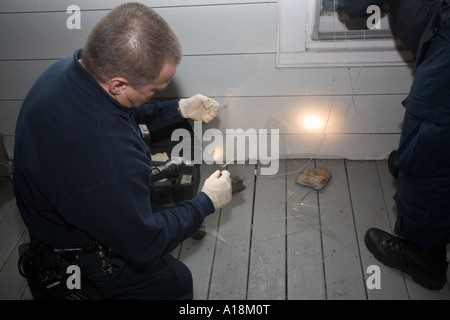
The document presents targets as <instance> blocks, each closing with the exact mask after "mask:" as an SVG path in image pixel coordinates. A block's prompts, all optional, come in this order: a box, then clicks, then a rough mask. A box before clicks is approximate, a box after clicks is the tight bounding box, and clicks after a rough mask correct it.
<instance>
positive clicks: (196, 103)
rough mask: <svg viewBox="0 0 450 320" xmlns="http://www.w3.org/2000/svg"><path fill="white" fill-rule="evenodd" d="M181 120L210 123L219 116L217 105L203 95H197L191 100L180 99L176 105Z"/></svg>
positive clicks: (218, 106) (214, 101)
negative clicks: (178, 108)
mask: <svg viewBox="0 0 450 320" xmlns="http://www.w3.org/2000/svg"><path fill="white" fill-rule="evenodd" d="M178 106H179V107H180V113H181V116H182V117H183V118H186V119H192V120H197V121H203V122H205V123H208V122H210V121H211V120H212V119H214V118H215V117H216V116H217V115H218V114H219V109H220V105H219V103H218V102H217V101H216V100H214V99H211V98H208V97H205V96H204V95H201V94H197V95H195V96H193V97H191V98H187V99H180V102H179V103H178Z"/></svg>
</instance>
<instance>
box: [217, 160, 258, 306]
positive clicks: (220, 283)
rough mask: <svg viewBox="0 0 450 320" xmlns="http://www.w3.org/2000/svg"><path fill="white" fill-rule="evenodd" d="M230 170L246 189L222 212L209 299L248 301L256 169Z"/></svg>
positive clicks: (235, 166)
mask: <svg viewBox="0 0 450 320" xmlns="http://www.w3.org/2000/svg"><path fill="white" fill-rule="evenodd" d="M227 169H228V170H229V171H230V172H231V173H232V174H233V175H236V176H239V177H241V178H242V179H243V180H244V181H243V183H244V184H245V186H246V189H245V190H243V191H241V192H240V193H237V194H235V195H234V196H233V199H232V201H231V202H230V203H229V204H228V205H227V206H225V207H224V208H222V211H221V214H220V225H219V229H218V234H219V235H220V236H221V241H217V246H216V253H215V258H214V266H213V273H212V278H211V286H210V292H209V299H211V300H224V299H225V300H245V299H246V298H247V279H248V262H249V255H250V237H251V230H252V227H251V224H252V214H253V190H254V185H255V174H254V170H255V165H250V164H247V165H230V166H228V167H227Z"/></svg>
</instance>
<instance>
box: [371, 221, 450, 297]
mask: <svg viewBox="0 0 450 320" xmlns="http://www.w3.org/2000/svg"><path fill="white" fill-rule="evenodd" d="M364 242H365V243H366V246H367V248H368V249H369V251H370V252H371V253H372V254H373V255H374V256H375V258H376V259H377V260H378V261H380V262H382V263H383V264H385V265H386V266H388V267H392V268H397V269H399V270H401V271H403V272H405V273H407V274H409V275H410V276H411V277H412V279H413V280H414V281H415V282H417V283H418V284H420V285H421V286H423V287H425V288H428V289H431V290H440V289H442V288H443V287H444V285H445V283H446V281H447V267H448V261H447V252H446V247H445V246H443V247H439V248H432V249H429V248H425V247H422V246H420V245H417V244H415V243H413V242H411V241H408V240H406V239H403V238H400V237H397V236H394V235H391V234H389V233H387V232H384V231H382V230H379V229H376V228H371V229H369V230H367V232H366V235H365V236H364Z"/></svg>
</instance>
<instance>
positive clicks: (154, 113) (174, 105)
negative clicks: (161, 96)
mask: <svg viewBox="0 0 450 320" xmlns="http://www.w3.org/2000/svg"><path fill="white" fill-rule="evenodd" d="M134 117H135V119H136V123H145V124H146V125H147V127H148V128H149V130H150V131H155V130H158V129H161V128H163V127H166V126H168V125H171V124H173V123H176V122H180V121H182V120H183V118H182V117H181V115H180V111H179V110H178V100H173V101H167V102H154V103H148V104H143V105H142V106H140V107H139V108H137V109H136V110H135V113H134Z"/></svg>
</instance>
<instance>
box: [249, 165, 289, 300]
mask: <svg viewBox="0 0 450 320" xmlns="http://www.w3.org/2000/svg"><path fill="white" fill-rule="evenodd" d="M284 173H285V163H284V161H280V168H279V171H278V174H277V175H274V176H258V177H257V180H256V185H255V199H254V203H255V204H254V213H253V232H252V242H251V253H250V265H249V271H248V272H249V279H248V295H247V299H250V300H254V299H256V300H284V299H286V223H285V217H286V197H285V196H286V193H285V192H286V189H285V188H286V177H285V175H284Z"/></svg>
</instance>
